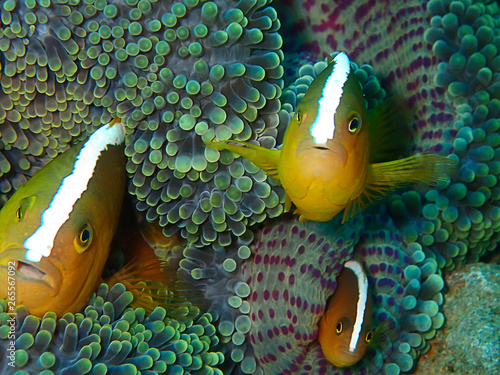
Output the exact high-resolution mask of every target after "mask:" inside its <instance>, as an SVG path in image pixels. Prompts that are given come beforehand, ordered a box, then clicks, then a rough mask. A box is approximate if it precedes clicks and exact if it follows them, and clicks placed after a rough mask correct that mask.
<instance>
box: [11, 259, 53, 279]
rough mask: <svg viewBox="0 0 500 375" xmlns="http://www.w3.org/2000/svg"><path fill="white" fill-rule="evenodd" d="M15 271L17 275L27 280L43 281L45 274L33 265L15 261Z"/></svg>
mask: <svg viewBox="0 0 500 375" xmlns="http://www.w3.org/2000/svg"><path fill="white" fill-rule="evenodd" d="M16 264H17V267H16V271H17V273H18V274H20V275H22V276H24V277H25V278H27V279H35V280H40V279H43V277H45V276H46V275H47V274H46V273H45V272H44V271H42V270H41V269H40V268H38V267H35V266H34V265H33V264H30V263H27V262H25V261H22V260H17V263H16Z"/></svg>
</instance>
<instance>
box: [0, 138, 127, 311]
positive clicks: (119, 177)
mask: <svg viewBox="0 0 500 375" xmlns="http://www.w3.org/2000/svg"><path fill="white" fill-rule="evenodd" d="M81 150H82V145H78V146H74V147H73V148H70V149H68V150H67V151H65V152H64V153H62V154H61V155H59V156H58V157H57V158H55V159H54V160H52V161H51V162H50V163H48V164H47V165H46V166H45V167H43V168H42V169H41V170H40V171H38V172H37V173H36V174H35V175H34V176H33V177H32V178H31V179H30V180H29V181H28V182H27V183H26V184H25V185H24V186H22V187H20V188H19V189H18V190H17V191H16V192H15V193H14V195H13V196H12V197H11V198H10V199H9V200H8V201H7V202H6V204H5V205H4V207H3V208H2V210H1V211H0V278H2V280H7V278H8V276H11V277H12V278H13V279H14V280H15V293H14V294H15V299H16V305H21V304H22V305H24V306H25V307H26V308H27V309H28V311H29V312H30V313H31V314H33V315H37V316H43V314H45V313H46V312H47V311H53V312H55V313H56V314H57V315H58V316H62V315H63V314H64V313H66V312H68V311H69V312H76V311H78V310H79V309H81V308H82V307H83V306H84V305H85V304H86V303H87V301H88V298H89V297H90V295H91V294H92V292H94V291H95V288H96V287H97V285H98V283H99V282H100V280H101V273H102V269H103V267H104V264H105V262H106V259H107V256H108V253H109V246H110V243H111V240H112V237H113V235H114V231H115V229H116V224H117V222H118V217H119V213H120V208H121V204H122V200H123V194H124V186H125V156H124V154H123V147H122V146H120V145H116V146H108V147H107V149H106V150H105V151H104V152H103V153H102V154H101V155H100V157H99V160H98V161H97V162H96V164H95V166H94V169H93V171H92V175H91V177H90V179H89V180H88V183H87V186H86V187H84V188H82V190H83V191H82V193H81V194H80V196H79V197H78V198H76V199H75V200H74V201H73V202H71V200H70V199H68V198H65V199H63V200H62V201H66V202H67V203H69V204H71V207H70V210H69V214H68V216H67V218H66V219H65V220H63V221H62V222H61V223H60V224H57V228H56V230H55V232H54V233H55V235H54V237H53V241H49V242H50V243H51V246H50V250H49V253H48V254H46V255H44V256H40V257H39V258H38V259H36V258H33V257H31V256H28V253H29V251H31V250H30V249H33V248H36V247H37V246H40V247H42V248H43V247H45V245H44V244H45V238H44V237H43V236H42V237H40V236H39V237H38V238H36V240H35V241H33V243H30V244H29V245H28V242H29V239H33V238H35V234H36V233H39V232H40V233H42V232H43V231H41V228H45V227H46V226H47V225H48V224H53V223H57V216H58V213H57V212H56V214H55V215H52V216H50V215H49V216H45V214H46V213H47V211H49V208H50V207H53V208H57V207H59V206H58V205H57V204H54V202H55V201H56V199H55V197H56V196H57V195H58V194H64V191H63V189H62V186H63V184H64V183H63V181H65V179H66V178H67V177H68V176H70V175H72V172H74V170H75V171H76V167H74V166H75V160H77V157H78V156H79V155H80V151H81ZM73 175H74V173H73ZM75 180H78V178H76V179H75ZM66 181H67V180H66ZM66 190H68V189H66ZM61 192H62V193H61ZM56 211H57V210H56ZM63 211H64V210H63ZM13 271H15V275H14V274H13ZM2 284H3V283H2ZM7 295H9V294H8V291H7V286H6V285H4V286H2V287H1V288H0V298H5V297H7Z"/></svg>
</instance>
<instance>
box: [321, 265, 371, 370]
mask: <svg viewBox="0 0 500 375" xmlns="http://www.w3.org/2000/svg"><path fill="white" fill-rule="evenodd" d="M372 339H373V334H372V298H371V294H370V292H369V290H368V284H367V280H366V276H365V274H364V271H363V269H362V266H361V264H360V263H359V262H357V261H349V262H347V263H346V264H345V265H344V269H343V270H342V272H341V273H340V275H339V277H338V278H337V289H336V290H335V293H334V294H333V295H332V296H331V297H330V299H329V300H328V304H327V308H326V311H325V313H324V314H323V316H322V317H321V319H320V322H319V334H318V341H319V343H320V345H321V350H322V351H323V355H324V356H325V358H326V359H327V360H328V361H329V362H330V363H332V364H333V365H335V366H337V367H348V366H352V365H353V364H355V363H356V362H358V361H359V360H360V359H361V358H362V357H363V355H364V354H365V352H366V349H367V347H368V345H370V342H371V341H372Z"/></svg>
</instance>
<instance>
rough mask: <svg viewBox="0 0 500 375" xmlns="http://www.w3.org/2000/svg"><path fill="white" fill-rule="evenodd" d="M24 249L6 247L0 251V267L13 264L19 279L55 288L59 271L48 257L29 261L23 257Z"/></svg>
mask: <svg viewBox="0 0 500 375" xmlns="http://www.w3.org/2000/svg"><path fill="white" fill-rule="evenodd" d="M25 254H26V249H24V248H7V249H4V250H3V251H0V267H5V268H7V267H9V266H14V268H15V271H16V275H17V276H18V277H19V281H21V280H22V281H23V282H32V283H42V284H45V285H46V286H47V287H49V288H50V289H52V290H54V291H55V290H57V288H58V287H59V284H60V282H61V272H60V271H59V269H58V267H56V266H55V265H54V264H53V263H52V262H51V261H50V259H48V258H42V259H41V260H40V262H30V261H28V260H26V259H25V258H24V255H25Z"/></svg>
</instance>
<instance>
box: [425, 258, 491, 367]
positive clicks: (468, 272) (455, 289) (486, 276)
mask: <svg viewBox="0 0 500 375" xmlns="http://www.w3.org/2000/svg"><path fill="white" fill-rule="evenodd" d="M499 275H500V265H499V264H486V263H476V264H468V265H465V266H461V267H457V268H456V269H455V270H453V272H451V273H450V274H448V275H447V276H446V277H445V281H446V285H447V287H448V288H449V290H448V291H447V293H446V304H445V305H444V308H443V313H444V314H445V316H446V330H442V331H439V332H438V333H437V335H436V340H434V342H433V344H432V346H433V349H434V350H433V352H432V353H429V354H428V355H426V356H423V357H422V358H420V361H419V363H418V367H417V372H416V374H437V375H440V374H450V373H456V374H492V375H493V374H499V373H500V371H499V367H498V363H499V361H500V339H499V338H498V335H497V332H498V329H499V327H500V315H499V314H498V299H499V298H500V283H499V281H500V280H499Z"/></svg>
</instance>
